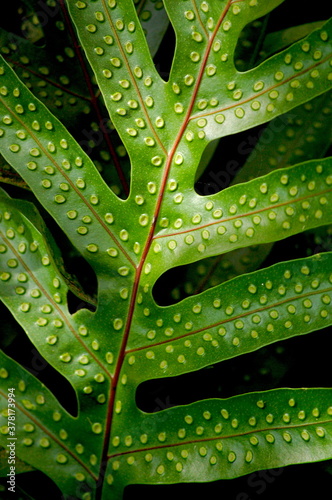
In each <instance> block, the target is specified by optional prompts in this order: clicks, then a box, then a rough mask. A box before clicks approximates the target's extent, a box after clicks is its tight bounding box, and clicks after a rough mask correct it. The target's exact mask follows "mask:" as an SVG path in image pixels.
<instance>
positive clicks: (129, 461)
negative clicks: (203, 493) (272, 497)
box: [104, 389, 332, 498]
mask: <svg viewBox="0 0 332 500" xmlns="http://www.w3.org/2000/svg"><path fill="white" fill-rule="evenodd" d="M331 415H332V407H331V389H277V390H272V391H266V392H261V393H251V394H245V395H240V396H236V397H233V398H229V399H220V400H217V399H211V400H207V401H200V402H197V403H193V404H191V405H188V406H182V407H178V408H171V409H169V410H165V411H163V412H161V413H157V414H154V415H149V416H148V415H142V420H141V421H142V422H144V418H146V419H147V420H148V419H150V420H149V421H150V424H151V425H152V427H153V428H154V430H155V432H154V434H153V435H150V434H149V433H147V435H146V438H147V441H146V444H145V445H143V444H142V442H140V439H139V437H140V436H139V431H140V429H139V428H138V431H137V432H136V433H135V435H133V436H132V439H133V446H132V447H131V449H130V450H126V448H125V447H124V446H123V444H122V446H121V445H119V446H118V447H117V448H116V449H114V451H113V453H112V455H111V457H110V465H109V474H110V476H111V477H110V481H109V482H110V483H111V482H112V481H114V483H113V484H114V485H116V484H117V482H120V483H121V484H122V486H124V485H126V484H127V475H128V474H129V470H130V475H131V477H132V478H133V479H132V480H133V482H134V483H136V482H137V483H141V482H142V479H143V477H144V482H146V483H148V484H160V483H161V484H170V483H177V482H193V481H197V482H205V481H215V480H218V479H230V478H235V477H238V476H242V475H246V474H249V473H251V472H253V471H256V470H261V469H266V468H277V467H284V466H286V465H290V464H293V463H305V462H316V461H320V460H327V459H330V458H331V442H332V441H331V440H332V436H331V434H332V421H331ZM138 427H139V426H138ZM112 488H113V486H112V484H110V485H109V486H105V492H104V495H105V496H104V498H107V494H111V492H112Z"/></svg>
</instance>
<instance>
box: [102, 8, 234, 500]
mask: <svg viewBox="0 0 332 500" xmlns="http://www.w3.org/2000/svg"><path fill="white" fill-rule="evenodd" d="M234 1H238V0H228V2H227V5H226V7H225V9H224V11H223V12H222V14H221V16H220V18H219V21H218V23H217V24H216V27H215V29H214V31H213V33H212V35H211V38H210V39H209V41H208V44H207V47H206V50H205V54H204V58H203V60H202V65H201V68H200V71H199V74H198V77H197V80H196V83H195V87H194V89H193V94H192V96H191V100H190V103H189V106H188V110H187V112H186V115H185V117H184V120H183V123H182V125H181V127H180V130H179V132H178V134H177V136H176V138H175V140H174V144H173V147H172V148H171V150H170V152H169V154H168V158H167V162H166V165H165V170H164V173H163V176H162V179H161V185H160V190H159V194H158V198H157V203H156V208H155V211H154V215H153V218H152V225H151V227H150V230H149V234H148V237H147V240H146V244H145V247H144V249H143V252H142V257H141V260H140V262H139V264H138V266H137V267H136V271H135V280H134V285H133V290H132V294H131V299H130V305H129V310H128V318H127V322H126V326H125V331H124V335H123V340H122V344H121V348H120V352H119V356H118V362H117V365H116V368H115V372H114V377H113V384H112V386H111V389H110V399H109V405H108V411H107V419H106V429H105V437H104V447H103V453H102V459H101V467H102V468H103V467H104V466H105V464H106V463H107V456H108V453H107V451H108V446H109V440H110V435H111V426H112V415H113V411H114V404H115V395H116V388H117V384H118V380H119V375H120V372H121V368H122V365H123V361H124V358H125V355H126V347H127V342H128V337H129V333H130V329H131V324H132V320H133V315H134V310H135V303H136V298H137V292H138V287H139V283H140V279H141V274H142V270H143V266H144V264H145V260H146V257H147V255H148V253H149V250H150V247H151V243H152V241H153V238H154V234H155V229H156V224H157V220H158V216H159V213H160V209H161V204H162V201H163V197H164V192H165V189H166V183H167V179H168V176H169V172H170V168H171V164H172V161H173V157H174V154H175V152H176V150H177V147H178V145H179V143H180V141H181V139H182V137H183V134H184V131H185V129H186V127H187V125H188V123H189V120H190V116H191V113H192V109H193V106H194V103H195V100H196V96H197V93H198V90H199V87H200V84H201V80H202V77H203V73H204V69H205V66H206V62H207V59H208V57H209V54H210V51H211V46H212V43H213V41H214V38H215V36H216V34H217V32H218V30H219V27H220V24H221V23H222V21H223V20H224V18H225V16H226V14H227V12H228V10H229V8H230V6H231V4H232V3H234ZM240 1H242V0H240ZM102 468H101V472H100V475H101V474H102V472H103V470H104V469H102ZM101 494H102V488H100V489H99V491H98V492H97V499H98V500H99V499H100V498H101Z"/></svg>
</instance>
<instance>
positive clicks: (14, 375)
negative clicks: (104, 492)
mask: <svg viewBox="0 0 332 500" xmlns="http://www.w3.org/2000/svg"><path fill="white" fill-rule="evenodd" d="M0 359H1V371H0V373H1V380H2V388H1V394H0V400H1V410H2V411H1V415H0V442H1V445H2V446H4V447H7V445H8V444H9V443H10V444H12V443H13V442H14V441H12V440H10V438H11V437H13V438H16V439H15V454H16V455H17V456H18V457H19V458H21V460H23V461H25V462H26V463H29V464H31V465H32V466H34V467H36V468H38V469H40V470H42V471H43V472H44V473H45V474H47V475H48V476H49V477H50V478H51V479H53V480H54V481H55V482H56V483H57V484H58V485H59V487H60V488H61V489H63V492H66V493H68V494H70V493H74V492H75V491H78V489H79V485H80V484H82V483H83V482H84V483H85V486H87V487H88V489H90V488H89V486H90V485H91V483H94V482H95V480H96V477H97V475H98V466H96V463H94V464H93V463H91V461H90V460H89V457H91V456H92V455H93V456H95V457H99V456H100V451H101V449H100V445H101V442H100V440H98V439H96V437H97V436H96V435H95V434H93V433H92V432H91V428H90V429H89V425H87V424H88V422H87V421H84V419H76V418H73V417H72V416H71V415H69V414H68V413H67V412H66V411H65V410H64V408H63V407H62V406H61V405H59V403H58V402H57V400H56V399H55V397H54V396H53V394H52V393H51V392H50V391H49V390H48V389H46V388H45V386H44V385H43V384H41V382H40V381H39V380H38V379H36V378H35V377H33V376H32V375H31V374H30V373H29V372H27V371H26V370H25V369H23V368H22V367H21V366H19V365H18V364H17V363H15V362H14V361H13V360H12V359H10V358H9V357H7V356H5V355H4V354H3V353H1V356H0ZM4 382H5V384H6V385H5V387H7V389H14V390H13V391H11V392H8V390H5V389H4V384H3V383H4ZM11 394H13V398H11V399H12V400H14V403H12V401H11V403H12V405H13V404H14V407H13V406H10V407H8V400H9V396H8V395H11ZM8 408H11V410H14V412H8ZM9 413H11V415H13V416H14V418H11V419H9V418H8V416H9ZM10 422H14V425H13V426H10ZM77 428H80V429H81V432H82V434H81V436H80V438H79V439H77V437H76V430H77ZM12 433H13V434H12ZM83 436H84V437H83ZM8 438H9V439H8ZM7 449H8V448H7ZM46 457H47V458H46ZM97 461H98V460H97ZM65 469H66V473H64V471H65Z"/></svg>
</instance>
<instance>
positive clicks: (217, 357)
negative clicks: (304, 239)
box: [126, 253, 332, 381]
mask: <svg viewBox="0 0 332 500" xmlns="http://www.w3.org/2000/svg"><path fill="white" fill-rule="evenodd" d="M331 258H332V254H330V253H325V254H321V255H317V256H314V257H311V258H306V259H299V260H293V261H291V262H284V263H279V264H276V265H274V266H272V267H270V268H267V269H263V270H260V271H256V272H254V273H250V274H248V275H243V276H239V277H237V278H234V279H233V280H231V281H228V282H226V283H223V284H221V285H218V286H216V287H213V288H211V289H209V290H207V291H206V292H203V293H201V294H198V295H196V296H194V297H190V298H187V299H185V300H183V301H182V302H180V303H179V304H175V305H172V306H168V307H164V308H160V309H159V310H158V311H157V312H156V314H155V317H157V318H158V317H159V318H163V323H162V326H159V327H156V323H155V322H154V321H149V320H146V319H145V321H144V323H143V321H142V319H141V318H140V317H138V318H137V319H138V321H140V324H139V328H136V332H137V333H136V335H135V336H134V335H133V336H132V337H131V338H130V339H129V343H128V349H127V359H126V361H127V363H126V370H127V372H126V373H127V374H128V377H129V376H130V378H133V379H134V380H139V381H142V380H143V378H144V379H146V378H147V377H148V378H160V377H167V376H174V375H179V374H182V373H187V372H190V371H192V370H198V369H200V368H203V367H205V366H208V365H211V364H213V363H217V362H220V361H223V360H225V359H229V358H232V357H236V356H239V355H241V354H244V353H247V352H251V351H254V350H256V349H259V348H261V347H263V346H264V345H268V344H270V343H273V342H276V341H280V340H285V339H287V338H291V337H293V336H296V335H302V334H305V333H309V332H312V331H313V330H319V329H321V328H324V327H325V326H328V325H330V324H331V321H332V317H331V310H330V305H329V304H330V303H331V291H332V288H331V279H332V275H331V274H329V275H326V270H327V269H329V270H331V269H332V268H331ZM239 296H241V302H240V303H239V299H238V298H239ZM143 366H144V373H143ZM130 373H132V375H130Z"/></svg>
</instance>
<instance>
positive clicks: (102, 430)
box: [0, 0, 332, 500]
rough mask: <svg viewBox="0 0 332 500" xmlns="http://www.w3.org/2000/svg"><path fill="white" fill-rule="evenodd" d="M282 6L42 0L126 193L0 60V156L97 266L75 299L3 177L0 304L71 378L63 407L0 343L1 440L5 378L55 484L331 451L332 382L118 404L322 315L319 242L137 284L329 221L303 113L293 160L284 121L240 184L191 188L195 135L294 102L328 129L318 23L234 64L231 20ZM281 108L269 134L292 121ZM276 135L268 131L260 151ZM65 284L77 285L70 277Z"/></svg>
mask: <svg viewBox="0 0 332 500" xmlns="http://www.w3.org/2000/svg"><path fill="white" fill-rule="evenodd" d="M281 3H282V2H281V1H280V0H274V1H270V2H263V1H262V2H259V1H256V0H241V1H231V0H228V1H221V2H220V1H217V0H210V1H209V2H200V3H198V2H196V1H194V0H184V1H181V2H178V1H174V0H165V1H164V7H165V10H164V9H162V5H161V4H160V2H133V1H132V0H121V2H120V1H116V0H108V1H107V2H106V0H97V1H92V0H85V1H74V0H68V1H67V3H66V5H65V4H64V3H63V2H62V1H61V2H59V5H61V8H62V13H63V16H64V18H65V19H69V17H68V16H69V15H70V16H71V19H72V22H73V25H72V29H73V30H74V29H75V30H77V36H78V38H79V41H80V44H81V46H82V48H83V49H84V51H85V55H86V57H87V60H88V61H89V63H90V65H91V69H92V71H93V72H94V74H95V78H96V81H97V84H98V87H99V89H100V92H101V95H102V97H103V101H104V104H105V107H106V109H107V110H108V113H109V118H110V119H111V121H112V123H113V125H114V127H115V128H116V131H117V133H118V134H119V137H120V138H121V140H122V141H123V143H124V145H125V147H126V151H127V152H128V155H129V158H130V162H131V173H130V178H131V184H130V190H129V193H128V196H127V197H126V198H125V199H124V198H123V197H122V198H120V197H119V196H117V195H116V194H115V191H114V189H112V187H113V185H112V183H110V182H108V180H107V178H105V177H104V176H103V175H102V174H101V173H100V171H99V169H98V168H97V166H98V165H97V166H96V164H95V163H94V161H93V159H92V157H90V155H89V154H87V152H86V151H84V149H83V148H82V147H81V145H80V144H79V143H78V142H77V140H76V139H75V138H74V136H73V135H72V134H71V132H70V131H69V130H68V129H67V128H66V126H65V124H64V123H62V122H61V121H60V119H59V118H61V116H56V114H54V113H53V112H52V111H53V110H52V109H49V107H47V106H46V105H45V103H43V102H42V101H41V100H40V99H38V96H36V95H35V94H34V93H33V92H31V91H30V90H29V89H28V88H27V87H26V85H24V83H22V81H21V80H20V79H19V77H18V76H17V74H16V73H15V71H14V70H13V69H12V68H11V67H10V65H9V64H8V63H6V61H5V60H4V59H3V58H2V60H1V65H0V122H1V127H0V150H1V154H2V155H3V157H4V159H5V161H6V162H8V164H10V165H11V166H12V167H13V169H14V170H15V171H16V172H17V173H18V175H19V176H20V178H21V179H23V181H24V183H25V184H26V185H27V186H29V189H30V190H31V193H32V196H34V197H35V200H37V201H38V203H39V204H40V206H42V207H43V210H46V211H47V212H48V214H49V215H50V216H51V217H52V218H53V219H54V221H55V222H56V223H57V225H58V226H59V227H60V228H61V230H62V231H63V233H64V234H65V235H66V237H67V238H68V240H69V241H70V243H71V245H72V246H73V248H75V252H77V254H79V255H80V256H81V258H84V259H85V260H86V262H87V263H88V264H89V265H90V266H91V269H92V270H93V272H94V273H95V275H96V277H97V280H98V290H97V299H96V310H93V311H92V310H89V309H88V308H86V307H83V308H82V307H81V308H78V309H77V310H76V312H73V311H72V309H71V306H70V301H69V297H70V293H71V292H72V291H74V293H75V289H74V287H73V286H71V285H70V278H68V275H66V271H65V270H64V269H63V264H62V262H61V260H60V257H59V256H60V255H61V247H62V242H61V241H60V239H61V238H60V237H59V241H58V242H56V241H54V239H53V238H52V237H51V236H50V234H51V231H50V232H49V231H48V230H46V228H45V224H44V223H43V221H42V217H41V215H39V213H38V212H37V210H36V209H35V207H34V205H33V204H32V203H31V202H27V201H25V200H23V201H22V200H19V199H16V198H14V197H10V196H9V195H8V194H7V193H6V192H4V191H1V193H0V213H1V218H0V226H1V233H0V236H1V242H0V264H1V271H0V292H1V299H2V302H3V304H4V305H5V306H6V307H7V308H8V309H9V311H10V312H11V314H12V315H13V317H14V318H15V320H16V321H17V323H18V324H19V325H20V326H21V327H22V328H23V329H24V330H25V332H26V334H27V336H28V337H29V339H30V341H31V342H32V344H33V345H34V346H36V349H37V350H38V353H39V354H40V355H41V356H42V358H43V359H45V360H46V362H47V363H49V364H50V365H51V366H52V367H53V368H54V369H55V370H56V371H57V372H58V374H60V375H61V376H62V377H64V378H65V379H66V380H67V382H68V383H69V384H70V385H71V387H72V388H73V390H74V391H75V393H76V398H77V414H76V415H73V414H70V413H69V412H68V411H66V410H65V409H64V408H63V407H62V405H61V404H60V402H59V401H58V400H57V398H56V397H55V395H54V394H53V393H52V391H51V390H50V389H47V388H45V387H44V386H43V384H42V383H41V382H40V381H39V380H38V378H37V377H34V376H33V375H32V374H30V373H28V371H27V370H26V369H25V368H23V367H22V366H21V365H20V364H18V363H17V362H16V361H14V360H13V359H11V357H10V356H7V355H6V354H2V357H1V366H0V377H1V379H2V382H3V383H1V401H2V403H1V405H2V406H1V408H2V410H3V411H2V413H1V416H0V431H1V435H0V438H1V439H0V444H1V445H2V446H5V444H6V441H7V438H8V437H9V436H10V435H11V434H10V432H11V430H10V429H11V427H10V425H9V422H10V419H8V416H9V414H8V411H6V408H7V406H6V404H7V398H8V391H7V388H10V387H14V388H15V391H16V392H15V397H16V403H15V404H16V418H17V422H19V426H18V428H17V438H18V441H17V455H18V457H19V458H20V459H21V460H22V461H23V462H25V463H27V464H30V465H31V466H32V467H34V468H36V469H39V470H41V471H43V472H44V473H45V474H46V475H48V476H49V477H50V478H51V479H52V480H53V481H54V482H55V483H56V484H57V485H58V487H59V488H60V490H61V492H62V494H63V495H64V498H72V497H74V498H79V499H81V500H88V499H89V500H90V499H91V500H92V499H93V500H101V499H103V500H106V499H107V500H108V499H110V498H111V499H113V498H114V499H120V498H121V496H122V494H123V488H124V487H125V486H126V485H129V484H137V483H147V484H151V483H152V484H153V483H154V484H160V483H163V484H169V483H176V482H194V481H199V482H202V481H214V480H217V479H230V478H234V477H238V476H241V475H245V474H248V473H250V472H252V471H257V470H261V469H264V468H274V467H282V466H285V465H289V464H292V463H303V462H315V461H320V460H326V459H329V458H332V445H331V439H332V427H331V422H332V420H331V418H332V395H331V390H330V389H301V390H299V389H278V390H271V391H264V392H260V393H256V392H254V393H250V394H244V395H239V396H235V397H233V398H229V399H216V398H213V399H210V400H204V401H198V402H195V403H193V404H189V405H182V406H177V407H174V408H169V409H166V410H164V411H163V412H159V413H156V414H149V413H147V412H145V411H143V410H142V409H140V408H139V407H138V406H137V404H136V392H137V389H138V386H139V385H140V384H141V383H143V382H145V381H149V380H153V379H161V378H166V377H174V376H180V375H184V374H186V373H188V372H193V371H196V370H199V369H202V368H204V367H207V366H210V365H213V364H215V363H219V362H222V361H226V360H228V359H232V358H235V357H237V356H239V355H243V354H246V353H250V352H253V351H256V350H258V349H260V348H262V347H264V346H267V345H269V344H272V343H275V342H277V341H281V340H285V339H288V338H291V337H296V336H301V335H304V334H308V333H310V332H315V331H318V330H320V329H323V328H325V327H327V326H329V325H331V324H332V316H331V305H330V304H331V293H332V254H331V253H329V252H326V253H318V254H316V255H313V256H312V257H309V258H299V259H295V260H291V261H289V262H287V261H286V262H278V263H277V264H275V265H273V266H268V267H267V268H265V269H259V270H256V271H255V272H251V273H248V274H243V275H241V276H237V277H236V278H234V279H232V280H229V281H225V282H224V283H220V284H217V285H216V286H212V287H211V288H209V289H208V290H205V291H202V290H203V288H204V287H201V288H200V289H198V290H197V291H196V293H193V294H192V296H190V297H187V298H185V299H184V300H181V301H179V302H178V303H175V304H172V305H161V304H160V303H159V302H158V299H157V298H156V297H155V295H154V291H155V290H154V288H156V283H157V281H158V279H159V278H160V277H162V275H163V274H164V273H165V272H166V271H168V270H171V269H174V268H176V267H177V266H180V265H188V264H196V263H199V262H201V261H202V259H205V258H213V257H216V258H217V259H218V258H219V256H221V255H224V254H226V253H227V252H235V251H241V250H242V249H247V248H248V247H253V246H257V245H261V244H265V243H268V244H270V243H273V242H277V241H281V240H284V239H286V238H289V237H291V236H294V235H298V234H300V233H302V232H303V231H305V230H309V229H310V230H313V229H315V228H319V227H321V226H324V225H327V224H332V211H331V203H332V160H331V158H330V157H326V158H319V159H315V155H317V156H320V155H321V156H323V155H324V154H325V151H326V149H327V148H325V144H323V143H324V142H326V144H328V143H329V142H330V133H329V131H328V130H327V131H326V132H325V133H324V134H326V135H323V136H322V137H319V140H318V138H317V140H316V141H315V132H313V133H310V131H309V127H308V125H306V126H305V127H304V128H305V130H306V131H307V134H308V137H309V136H310V137H313V138H314V141H313V142H315V147H314V148H313V150H310V151H306V150H305V145H304V146H303V150H304V151H302V153H303V154H301V155H297V154H296V150H295V155H292V154H291V153H292V149H294V147H295V146H294V144H295V142H296V140H298V141H300V139H299V138H300V137H301V133H300V132H299V133H298V134H297V135H296V133H294V134H293V135H292V140H293V142H292V143H291V144H290V145H289V147H288V148H286V149H287V156H285V158H284V159H283V160H282V161H280V163H281V164H279V167H283V168H281V169H278V168H274V167H277V166H278V165H276V163H277V164H278V156H277V159H276V155H275V151H273V150H272V151H271V149H269V148H267V149H266V150H264V153H262V154H261V156H260V163H263V167H262V168H261V171H260V172H259V175H257V173H258V166H257V171H256V165H255V161H257V159H255V155H254V153H253V154H252V155H251V156H250V158H249V159H248V161H247V163H245V165H244V168H243V171H242V175H243V176H244V178H243V179H242V182H238V183H236V184H235V185H231V186H229V187H227V188H225V189H223V190H221V191H220V192H217V193H215V194H208V195H206V196H201V195H199V194H198V193H197V191H196V189H195V179H196V174H197V169H198V167H199V165H200V161H201V157H202V155H203V154H204V151H205V150H206V147H207V145H208V144H209V143H210V142H211V141H214V140H218V139H220V138H221V137H225V136H230V135H232V134H236V133H239V132H241V131H244V130H247V129H249V128H251V127H256V126H261V125H263V124H266V123H268V122H269V121H270V120H271V119H273V118H275V119H277V118H276V117H279V116H280V115H281V116H280V118H278V119H282V115H283V114H284V113H286V112H288V113H292V112H293V113H297V116H298V120H299V119H300V118H299V117H303V116H306V115H305V114H306V112H307V111H308V107H309V106H316V108H315V109H314V112H313V114H314V116H315V117H316V121H317V122H318V121H319V120H321V121H322V123H324V125H325V124H328V119H329V114H330V111H327V109H328V110H329V109H330V108H329V106H330V104H329V98H330V96H329V94H328V93H327V91H328V90H329V89H331V81H332V79H331V63H330V62H331V46H330V39H331V35H332V33H331V21H328V22H326V23H324V24H323V25H322V26H321V25H319V27H318V29H317V30H315V31H313V32H310V33H309V35H308V36H307V37H305V38H303V39H301V40H300V41H296V42H295V43H294V44H292V45H290V46H288V47H287V48H286V50H283V51H280V52H278V53H276V54H275V55H273V56H271V57H270V58H268V59H266V60H264V61H263V62H262V63H261V64H259V65H257V66H255V67H253V68H251V69H249V70H247V71H239V70H238V69H237V67H236V65H235V62H234V54H235V50H236V46H237V42H238V39H239V37H240V34H241V33H242V30H243V29H244V28H245V26H246V25H247V24H248V23H250V22H252V21H255V20H256V19H258V18H261V17H262V16H264V15H266V14H268V13H269V11H271V10H272V9H273V8H275V7H277V6H278V5H279V4H281ZM67 8H68V11H67ZM149 9H150V10H149ZM137 12H138V14H139V15H140V16H141V17H140V18H139V17H138V15H137ZM144 12H153V15H152V14H151V16H150V15H148V14H144ZM165 12H167V18H166V15H165ZM140 19H141V21H140ZM159 19H160V20H161V26H160V30H159V31H158V30H156V31H155V30H154V22H157V20H159ZM168 19H169V20H170V22H171V23H172V26H173V29H174V31H175V34H176V39H177V41H176V47H175V53H174V58H173V63H172V67H171V70H170V75H169V78H168V79H167V81H166V80H164V79H163V78H162V77H161V76H160V75H159V73H158V71H157V68H156V67H155V64H154V61H153V54H154V53H155V52H156V50H157V46H158V45H159V43H160V40H161V37H162V34H163V33H164V31H165V28H166V25H167V23H168ZM145 23H147V24H145ZM145 26H146V27H145ZM144 30H146V31H147V34H146V33H145V31H144ZM73 36H74V35H73ZM75 36H76V35H75ZM148 43H150V47H151V44H152V45H155V50H153V49H152V50H151V49H150V48H149V45H148ZM89 71H90V70H89ZM78 83H80V82H78ZM90 97H91V95H90ZM314 98H315V99H317V100H314V101H312V102H313V103H314V104H313V105H312V104H311V102H309V101H311V100H313V99H314ZM305 103H307V104H305ZM46 104H47V103H46ZM300 105H302V106H303V107H302V108H298V106H300ZM322 106H323V109H322V113H321V114H320V107H322ZM296 110H298V111H296ZM324 110H325V111H324ZM311 116H312V115H311ZM301 119H302V118H301ZM284 120H285V121H284V123H285V131H286V135H287V130H289V128H288V126H289V124H291V120H292V118H291V117H290V115H287V117H284ZM295 122H296V120H295ZM275 123H276V122H275V121H274V122H271V124H270V127H273V124H274V125H275ZM298 125H299V122H298ZM299 127H300V125H299ZM268 131H269V128H268V127H267V128H266V129H265V131H264V133H265V134H268ZM264 133H263V134H262V138H261V142H258V147H259V145H260V144H262V142H263V141H264V137H266V135H265V136H264ZM294 136H295V137H294ZM301 139H303V138H302V137H301ZM286 141H287V139H285V137H284V136H282V135H280V137H279V138H278V141H277V145H278V149H277V150H278V153H280V154H282V153H283V148H285V143H286ZM307 142H310V141H307ZM256 151H258V148H257V149H256ZM207 156H208V155H207ZM297 157H298V160H297ZM271 158H273V161H271ZM271 167H273V168H271ZM271 170H272V171H271ZM239 179H241V177H239ZM57 244H58V245H57ZM233 255H236V254H233ZM234 258H235V259H236V257H234ZM258 263H259V259H258V260H257V266H258ZM238 274H241V272H239V273H238ZM77 295H78V297H79V298H83V299H84V292H83V291H82V292H80V290H78V291H77ZM87 302H89V299H88V300H87ZM94 302H95V301H94V299H93V300H90V303H94ZM318 337H319V332H317V334H314V336H313V338H314V339H315V338H318Z"/></svg>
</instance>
